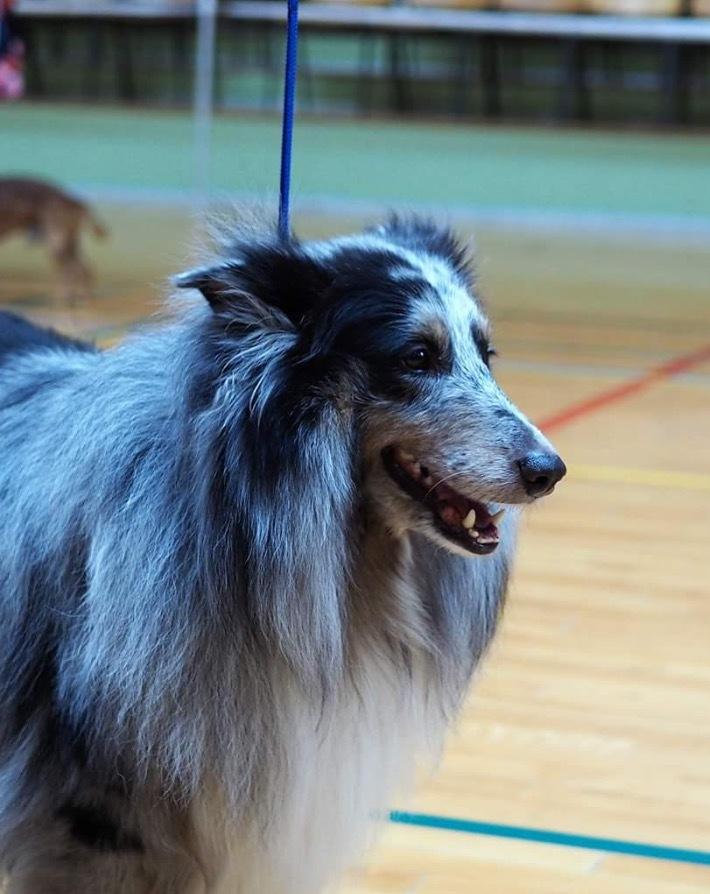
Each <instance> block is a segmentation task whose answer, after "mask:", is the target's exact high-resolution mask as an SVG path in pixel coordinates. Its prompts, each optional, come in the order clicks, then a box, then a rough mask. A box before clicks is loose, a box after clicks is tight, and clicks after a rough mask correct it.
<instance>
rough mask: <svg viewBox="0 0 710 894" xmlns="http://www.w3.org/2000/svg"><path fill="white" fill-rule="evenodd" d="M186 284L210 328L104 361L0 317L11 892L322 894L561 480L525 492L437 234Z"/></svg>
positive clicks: (514, 417)
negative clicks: (483, 523)
mask: <svg viewBox="0 0 710 894" xmlns="http://www.w3.org/2000/svg"><path fill="white" fill-rule="evenodd" d="M178 285H179V286H180V287H182V288H188V289H195V290H198V291H199V292H201V293H202V296H204V298H205V299H206V301H204V300H201V301H200V302H199V303H198V302H196V301H195V302H189V303H188V304H187V307H186V308H184V309H183V310H180V311H179V312H177V313H176V316H175V319H173V320H172V321H171V322H168V323H166V324H164V325H162V326H156V327H154V328H151V327H147V328H146V329H145V330H144V331H143V332H142V333H141V334H139V335H136V336H133V337H131V338H129V339H128V340H126V341H125V342H124V343H123V344H121V345H120V346H118V347H117V348H115V349H111V350H107V351H98V350H95V349H94V348H93V347H91V346H89V345H84V344H81V343H77V342H75V341H72V340H69V339H66V338H64V337H62V336H60V335H58V334H56V333H51V332H48V331H45V330H41V329H38V328H36V327H34V326H32V325H30V324H29V323H26V322H24V321H22V320H20V319H18V318H16V317H12V316H10V315H1V316H0V523H1V525H2V537H1V538H0V863H1V864H2V866H3V867H4V870H5V872H6V873H7V874H8V878H9V887H8V892H9V894H30V892H31V894H70V892H71V894H78V892H89V891H91V892H98V891H101V892H105V894H119V892H126V894H128V892H130V894H148V892H151V894H168V892H176V894H177V892H180V894H182V892H193V891H195V892H197V891H210V892H213V891H222V890H224V891H229V892H235V894H247V892H249V894H257V892H258V894H300V892H303V894H306V892H308V894H313V892H315V891H317V890H319V889H320V888H321V887H322V886H323V885H324V884H325V883H326V882H327V881H328V880H329V879H330V878H331V877H333V876H334V875H336V874H337V873H338V872H340V871H341V870H342V868H343V867H344V866H346V865H347V864H348V862H350V861H351V860H353V859H354V858H355V857H356V856H357V853H358V848H359V847H360V846H361V844H362V841H363V838H364V830H365V829H366V827H367V822H368V819H370V818H371V817H372V816H373V815H374V814H375V813H376V812H377V811H378V810H382V809H384V808H386V807H387V806H388V805H389V804H390V802H391V799H392V798H394V797H396V795H397V793H398V792H399V790H400V789H401V787H402V786H403V785H406V784H407V782H408V780H409V776H410V775H411V769H412V766H413V763H414V761H415V759H416V758H417V757H421V756H422V755H423V754H424V755H426V754H429V755H435V753H436V751H437V748H438V747H439V745H440V742H441V738H442V736H443V732H444V730H445V728H446V725H447V723H448V722H449V721H450V719H451V718H452V716H453V715H454V713H455V711H456V709H457V707H458V706H459V704H460V701H461V698H462V696H463V694H464V693H465V690H466V687H467V684H468V682H469V679H470V676H471V673H472V671H473V669H474V668H475V666H476V664H477V662H478V661H479V659H480V658H481V656H482V655H483V653H484V652H485V649H486V646H487V644H488V642H489V641H490V639H491V637H492V635H493V633H494V631H495V627H496V621H497V619H498V616H499V613H500V610H501V606H502V603H503V598H504V593H505V588H506V580H507V576H508V566H509V561H510V557H511V553H512V548H513V541H514V527H515V519H514V516H515V509H514V508H513V507H512V504H517V503H523V502H526V501H528V500H529V499H531V498H532V497H533V496H536V495H539V493H542V492H543V491H547V490H549V489H550V487H551V485H552V484H554V480H556V479H557V477H560V474H561V473H560V474H557V473H550V476H551V477H550V476H548V477H550V480H549V481H547V485H546V486H545V487H544V488H542V489H541V488H538V489H537V491H535V489H534V488H532V489H531V485H530V483H529V476H528V477H527V478H526V475H525V462H526V457H529V456H531V455H532V456H535V457H537V458H538V460H539V458H540V457H543V458H545V457H548V458H549V457H554V454H552V452H551V449H550V447H549V445H548V444H547V442H546V441H545V440H544V438H543V437H542V436H541V435H540V434H539V432H537V431H536V430H535V429H534V428H533V427H532V426H531V425H530V423H528V422H527V421H526V420H525V419H524V417H523V416H522V415H521V414H520V413H519V411H518V410H517V409H516V408H515V407H514V406H513V405H512V404H511V403H510V402H509V400H508V399H507V398H506V397H505V395H504V394H503V393H502V392H501V391H500V389H499V388H498V386H497V385H496V384H495V382H494V380H493V378H492V376H491V373H490V370H489V363H488V360H489V351H490V346H489V340H488V339H489V336H488V324H487V322H486V320H485V317H484V314H483V311H482V309H481V307H480V305H479V303H478V302H477V300H476V298H475V295H474V286H473V284H472V282H471V280H470V274H469V271H468V268H467V265H466V262H465V259H464V256H463V253H462V251H461V249H460V247H459V245H458V243H457V242H456V240H455V239H454V238H453V237H452V235H451V234H450V233H448V232H447V231H442V230H439V229H438V228H436V227H434V226H433V225H431V224H428V223H424V222H421V221H417V220H405V221H402V220H398V219H393V220H391V221H390V222H389V223H388V224H387V225H385V226H383V227H381V228H379V229H377V230H374V231H372V232H368V233H365V234H363V235H361V236H357V237H349V238H342V239H336V240H331V241H329V242H322V243H310V244H299V243H298V242H297V241H295V240H292V241H287V242H284V241H280V240H278V239H277V238H276V237H275V236H271V235H270V234H267V235H262V236H257V237H254V238H244V239H236V240H234V241H233V243H232V244H231V245H230V246H229V248H228V251H227V253H226V254H225V256H224V257H223V258H221V259H219V260H218V261H217V262H216V263H214V264H212V265H209V266H207V267H205V268H202V269H199V270H196V271H192V272H190V273H188V274H185V275H184V276H182V277H181V278H180V279H179V280H178ZM422 357H424V358H425V361H424V362H422ZM412 358H414V360H413V359H412ZM392 444H397V445H400V446H401V445H403V446H404V447H406V449H407V450H408V451H409V452H410V453H411V454H414V455H417V456H418V457H420V458H424V457H425V458H426V460H427V462H429V463H430V464H431V467H432V469H435V470H436V472H437V475H440V476H444V475H446V476H450V477H449V483H450V484H451V483H453V482H454V481H455V482H456V489H457V491H460V492H461V493H463V494H465V495H466V497H467V498H470V499H473V500H479V501H485V502H486V503H487V504H491V503H492V504H494V508H495V506H503V505H511V509H510V510H509V512H508V515H507V516H506V519H507V520H506V521H505V522H504V523H503V524H502V527H501V542H500V545H499V546H498V547H497V549H495V552H493V553H492V554H491V555H486V556H476V557H472V556H469V555H468V554H467V553H466V551H465V550H462V548H460V547H459V546H457V545H456V543H455V542H448V541H447V538H446V536H444V534H442V532H441V530H439V529H437V528H436V527H435V526H434V525H433V524H432V512H431V510H430V508H428V506H427V505H426V504H425V503H422V502H417V500H415V499H413V498H412V497H411V496H410V495H408V494H407V493H406V492H405V491H404V490H403V489H402V488H401V487H400V486H398V484H397V482H396V481H395V480H393V478H392V475H391V474H389V473H388V469H387V467H386V464H385V462H384V461H383V457H384V456H385V455H386V451H387V450H388V449H391V446H392ZM554 459H555V460H556V461H557V463H559V460H558V459H557V458H556V457H555V458H554ZM538 460H536V462H537V461H538ZM543 465H544V463H543ZM548 465H549V463H548ZM521 470H522V471H521ZM562 470H563V467H562ZM390 471H391V470H390ZM538 477H539V476H538Z"/></svg>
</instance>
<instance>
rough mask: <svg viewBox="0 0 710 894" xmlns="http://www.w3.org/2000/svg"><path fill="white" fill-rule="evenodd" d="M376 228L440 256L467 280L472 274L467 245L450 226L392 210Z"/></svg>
mask: <svg viewBox="0 0 710 894" xmlns="http://www.w3.org/2000/svg"><path fill="white" fill-rule="evenodd" d="M376 232H378V233H380V234H381V235H383V236H385V237H386V238H387V239H389V240H391V241H392V242H394V243H395V244H397V245H401V246H403V247H404V248H408V249H411V250H412V251H416V252H425V253H426V254H429V255H433V256H434V257H437V258H441V259H442V260H443V261H446V262H447V263H448V264H450V265H451V267H453V269H454V270H455V271H456V272H457V273H459V274H460V275H461V276H462V277H463V278H464V279H465V280H466V281H468V280H469V279H470V277H471V267H470V259H469V257H468V254H467V251H466V249H465V248H464V246H463V245H462V244H461V242H460V241H459V240H458V238H457V237H456V236H455V235H454V233H453V232H452V231H451V230H450V229H449V228H448V227H442V226H439V225H438V224H437V223H435V222H434V221H433V220H431V219H430V218H426V217H420V216H418V215H416V214H414V215H408V216H406V217H404V216H401V215H398V214H394V213H393V214H391V215H390V216H389V218H388V220H387V222H386V223H385V224H383V225H382V226H381V227H378V229H377V230H376Z"/></svg>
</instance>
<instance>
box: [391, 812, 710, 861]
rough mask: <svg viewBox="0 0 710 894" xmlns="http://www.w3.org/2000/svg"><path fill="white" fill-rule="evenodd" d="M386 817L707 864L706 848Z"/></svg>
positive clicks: (400, 814) (421, 817) (436, 819)
mask: <svg viewBox="0 0 710 894" xmlns="http://www.w3.org/2000/svg"><path fill="white" fill-rule="evenodd" d="M390 820H391V821H392V822H393V823H402V824H404V825H407V826H421V827H423V828H427V829H446V830H448V831H450V832H467V833H469V834H470V835H491V836H494V837H496V838H513V839H516V840H518V841H535V842H539V843H541V844H557V845H562V846H563V847H578V848H584V849H585V850H592V851H606V852H607V853H610V854H627V855H629V856H634V857H647V858H648V859H651V860H673V861H675V862H676V863H694V864H696V865H700V866H710V851H699V850H689V849H686V848H680V847H666V846H665V845H660V844H642V843H640V842H636V841H623V840H621V839H618V838H597V837H595V836H593V835H572V834H570V833H568V832H554V831H552V830H550V829H533V828H529V827H528V826H509V825H504V824H502V823H484V822H480V821H478V820H468V819H456V818H454V817H449V816H434V815H432V814H428V813H403V812H400V811H394V812H392V813H391V814H390Z"/></svg>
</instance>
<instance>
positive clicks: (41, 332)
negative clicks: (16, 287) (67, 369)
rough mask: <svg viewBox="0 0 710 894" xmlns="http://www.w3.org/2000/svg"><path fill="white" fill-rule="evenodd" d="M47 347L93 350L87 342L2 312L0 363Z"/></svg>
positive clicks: (0, 318)
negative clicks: (14, 356)
mask: <svg viewBox="0 0 710 894" xmlns="http://www.w3.org/2000/svg"><path fill="white" fill-rule="evenodd" d="M45 348H65V349H66V348H69V349H74V350H77V351H93V350H95V349H94V347H93V346H92V345H90V344H88V343H87V342H82V341H77V340H76V339H73V338H69V337H68V336H66V335H62V334H61V333H59V332H55V330H53V329H45V328H43V327H41V326H35V325H34V323H30V322H29V320H25V319H24V318H23V317H18V316H17V315H16V314H11V313H7V312H0V364H5V363H7V362H9V361H10V360H11V358H12V356H13V355H17V354H26V353H31V352H34V351H41V350H43V349H45Z"/></svg>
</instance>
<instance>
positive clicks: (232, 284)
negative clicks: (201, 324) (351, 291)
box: [174, 242, 331, 327]
mask: <svg viewBox="0 0 710 894" xmlns="http://www.w3.org/2000/svg"><path fill="white" fill-rule="evenodd" d="M330 282H331V276H330V274H329V271H328V270H327V268H326V267H325V265H323V264H321V263H320V262H319V261H317V260H315V259H314V258H312V257H311V256H310V255H308V254H306V253H305V252H304V251H303V249H302V248H301V247H300V246H299V245H298V244H297V243H281V242H274V243H245V244H242V245H240V246H237V247H236V249H235V257H234V258H232V259H230V260H226V261H222V262H220V263H218V264H215V265H212V266H207V267H199V268H197V269H196V270H190V271H188V272H187V273H183V274H182V275H181V276H178V277H176V279H175V280H174V284H175V285H176V286H178V288H181V289H197V290H198V291H200V292H201V293H202V295H203V296H204V297H205V299H206V300H207V302H208V303H209V305H210V307H211V308H212V309H213V310H214V311H215V312H216V313H221V314H224V315H226V316H229V317H234V316H241V315H242V314H243V313H244V311H245V310H246V309H247V308H251V309H252V311H253V310H254V309H255V308H256V306H257V305H260V306H261V307H262V309H263V310H264V311H266V312H267V314H268V311H271V314H272V316H273V312H274V311H275V312H276V313H277V314H279V315H282V316H285V317H286V318H287V320H288V321H289V322H290V323H291V324H292V325H293V326H296V327H300V326H301V325H302V324H303V322H304V320H305V319H306V317H307V316H308V314H309V313H310V311H311V310H313V308H314V306H315V305H316V304H317V303H318V301H319V299H320V298H321V297H322V295H323V293H324V292H325V291H326V289H327V288H328V286H329V284H330Z"/></svg>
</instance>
